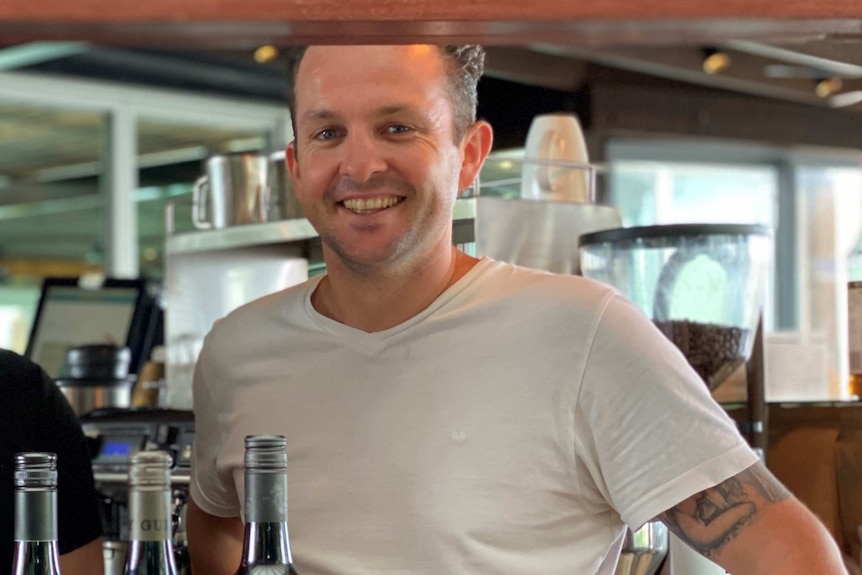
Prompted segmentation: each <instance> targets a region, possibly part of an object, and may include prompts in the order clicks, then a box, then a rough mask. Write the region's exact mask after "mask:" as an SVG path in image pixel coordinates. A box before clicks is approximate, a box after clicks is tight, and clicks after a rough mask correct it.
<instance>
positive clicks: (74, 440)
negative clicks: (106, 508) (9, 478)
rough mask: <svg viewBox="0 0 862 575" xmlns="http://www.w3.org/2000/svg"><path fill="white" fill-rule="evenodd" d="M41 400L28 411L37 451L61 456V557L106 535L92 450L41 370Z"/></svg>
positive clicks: (36, 381) (69, 409)
mask: <svg viewBox="0 0 862 575" xmlns="http://www.w3.org/2000/svg"><path fill="white" fill-rule="evenodd" d="M32 384H33V385H35V386H37V389H38V390H39V398H38V400H37V401H36V402H32V403H31V404H30V405H29V406H28V408H29V409H33V410H34V413H33V414H32V415H33V417H29V418H28V421H29V422H30V423H31V425H32V426H33V429H32V433H33V437H37V438H39V440H38V444H35V445H33V447H32V448H33V449H34V450H39V451H49V452H53V453H56V454H57V531H58V533H57V535H58V544H59V548H60V554H61V555H62V554H65V553H68V552H70V551H74V550H75V549H77V548H79V547H82V546H84V545H86V544H87V543H90V542H91V541H93V540H94V539H96V538H98V537H100V536H101V535H102V524H101V519H100V518H99V501H98V496H97V494H96V488H95V484H94V482H93V468H92V462H91V454H90V449H89V447H88V445H87V441H86V439H85V437H84V433H83V431H82V430H81V424H80V422H79V421H78V418H77V417H76V416H75V413H74V411H73V410H72V407H71V406H70V405H69V402H68V401H67V400H66V397H65V396H64V395H63V393H62V392H61V391H60V389H59V388H58V387H57V385H56V384H55V383H54V381H53V380H52V379H51V378H50V377H49V376H48V375H47V374H46V373H45V372H44V371H42V370H41V369H39V370H38V372H37V374H36V377H34V378H33V382H32Z"/></svg>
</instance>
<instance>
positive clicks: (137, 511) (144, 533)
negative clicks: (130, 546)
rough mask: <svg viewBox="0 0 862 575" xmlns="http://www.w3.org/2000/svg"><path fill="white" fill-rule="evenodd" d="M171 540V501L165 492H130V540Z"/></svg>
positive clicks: (135, 490)
mask: <svg viewBox="0 0 862 575" xmlns="http://www.w3.org/2000/svg"><path fill="white" fill-rule="evenodd" d="M170 538H171V501H170V494H169V493H168V492H167V491H165V490H155V491H142V490H137V489H133V490H131V491H130V492H129V539H131V540H132V541H167V540H169V539H170Z"/></svg>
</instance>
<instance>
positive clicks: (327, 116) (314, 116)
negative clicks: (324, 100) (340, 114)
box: [302, 110, 336, 120]
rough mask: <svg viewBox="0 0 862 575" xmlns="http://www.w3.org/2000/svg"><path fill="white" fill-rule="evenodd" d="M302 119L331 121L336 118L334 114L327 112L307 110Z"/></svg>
mask: <svg viewBox="0 0 862 575" xmlns="http://www.w3.org/2000/svg"><path fill="white" fill-rule="evenodd" d="M302 117H303V118H305V119H306V120H331V119H333V118H335V117H336V114H335V112H331V111H329V110H309V111H308V112H306V113H304V114H303V115H302Z"/></svg>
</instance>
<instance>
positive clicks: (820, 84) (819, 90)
mask: <svg viewBox="0 0 862 575" xmlns="http://www.w3.org/2000/svg"><path fill="white" fill-rule="evenodd" d="M842 85H843V83H842V82H841V78H838V77H833V78H823V79H820V80H818V81H817V84H815V85H814V93H815V94H817V96H819V97H820V98H828V97H829V96H831V95H832V94H834V93H836V92H837V91H838V90H840V89H841V86H842Z"/></svg>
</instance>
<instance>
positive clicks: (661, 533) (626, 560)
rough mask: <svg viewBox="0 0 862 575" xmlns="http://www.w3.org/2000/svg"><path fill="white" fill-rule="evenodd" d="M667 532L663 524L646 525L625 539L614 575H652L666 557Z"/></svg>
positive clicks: (627, 532) (627, 535)
mask: <svg viewBox="0 0 862 575" xmlns="http://www.w3.org/2000/svg"><path fill="white" fill-rule="evenodd" d="M667 550H668V530H667V527H665V525H664V523H661V522H658V521H653V522H650V523H647V524H646V525H644V526H643V527H641V528H640V529H638V530H637V531H635V532H634V533H632V531H631V530H626V538H625V542H624V543H623V549H622V552H621V553H620V560H619V562H617V569H616V571H615V572H614V574H615V575H654V574H655V573H656V572H657V571H658V569H659V567H661V565H662V562H663V561H664V559H665V557H666V556H667Z"/></svg>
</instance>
